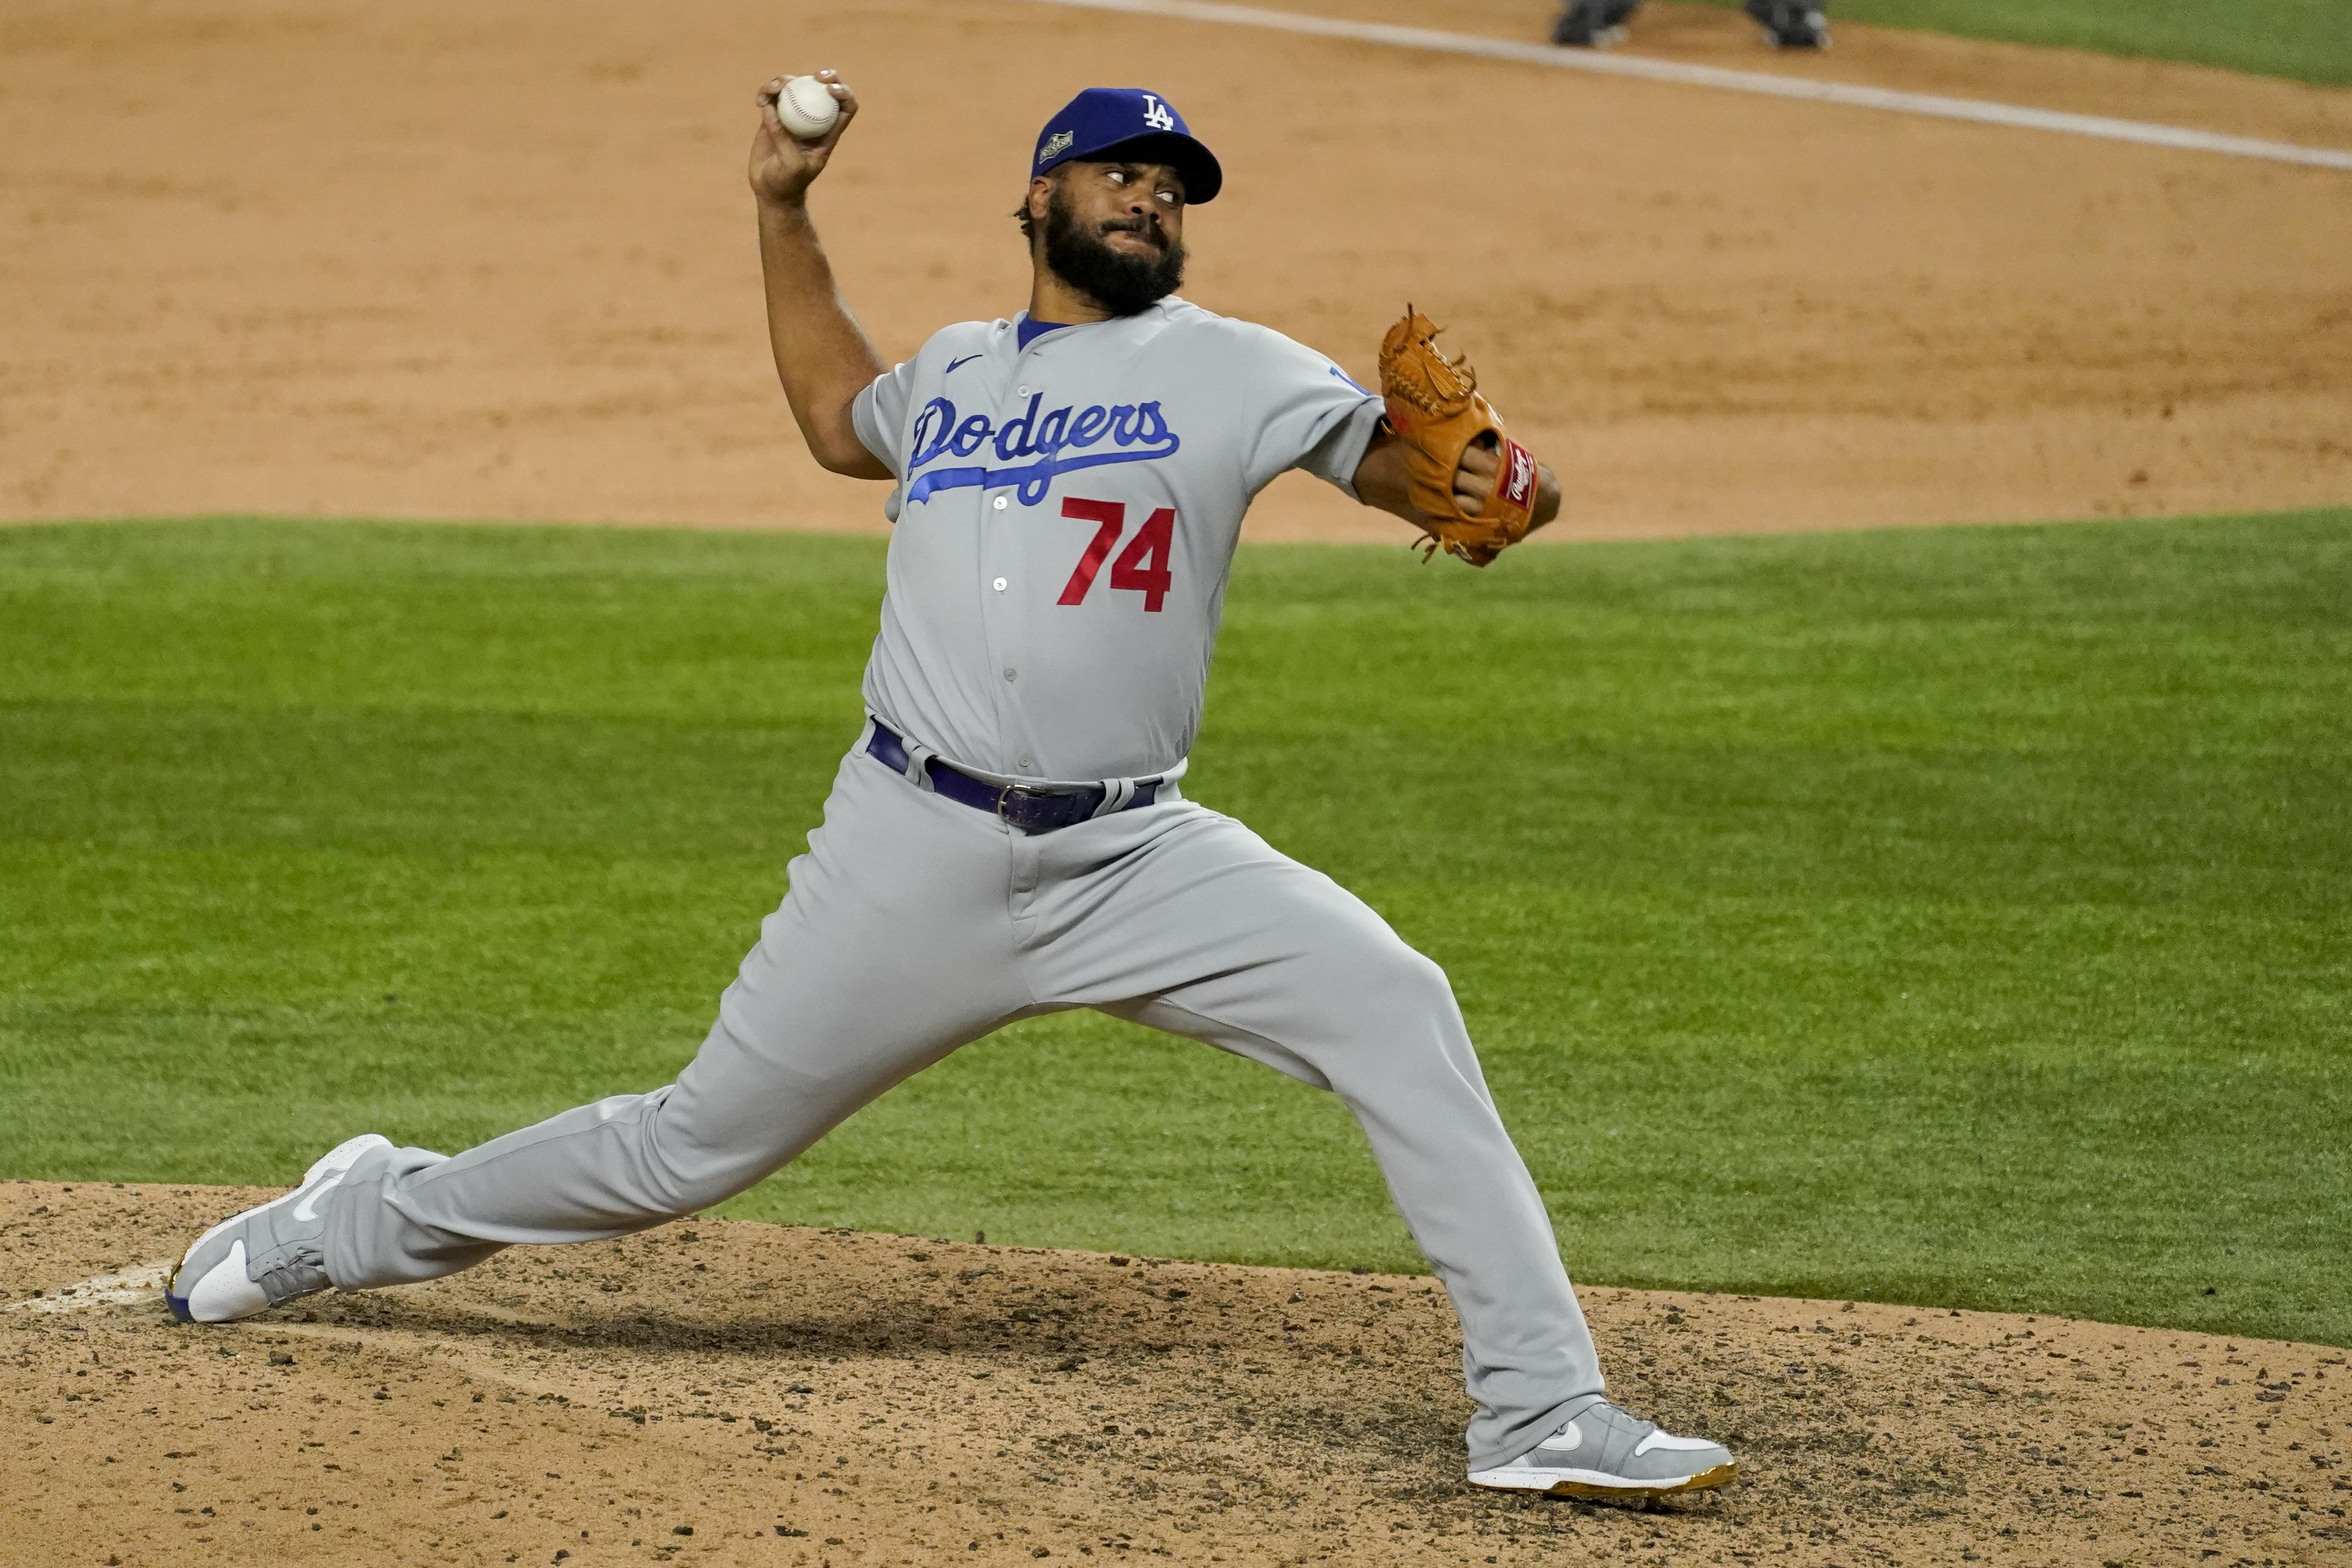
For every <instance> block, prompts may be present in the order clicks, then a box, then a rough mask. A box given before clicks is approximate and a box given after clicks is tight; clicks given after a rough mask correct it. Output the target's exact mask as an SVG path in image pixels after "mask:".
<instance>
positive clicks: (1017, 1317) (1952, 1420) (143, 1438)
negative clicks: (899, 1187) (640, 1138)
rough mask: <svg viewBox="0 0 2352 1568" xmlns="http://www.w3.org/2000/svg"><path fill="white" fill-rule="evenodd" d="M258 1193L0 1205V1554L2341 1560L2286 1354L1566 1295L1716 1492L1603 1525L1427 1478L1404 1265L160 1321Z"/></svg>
mask: <svg viewBox="0 0 2352 1568" xmlns="http://www.w3.org/2000/svg"><path fill="white" fill-rule="evenodd" d="M267 1196H273V1195H272V1194H268V1193H265V1192H263V1191H261V1190H257V1189H233V1188H219V1187H210V1188H193V1189H191V1188H184V1187H181V1188H164V1187H152V1186H151V1187H146V1188H126V1187H115V1186H89V1185H82V1184H77V1185H73V1186H60V1185H57V1184H51V1183H30V1182H16V1183H11V1184H8V1185H5V1186H0V1259H5V1263H0V1268H5V1271H6V1278H7V1281H8V1295H9V1298H10V1301H9V1304H8V1305H7V1306H6V1307H5V1310H0V1428H5V1432H6V1434H7V1439H6V1442H5V1447H0V1490H5V1495H6V1496H7V1498H8V1499H9V1505H10V1511H11V1513H12V1514H13V1515H14V1521H13V1528H12V1530H11V1531H9V1533H8V1535H7V1537H6V1538H5V1542H0V1561H5V1562H6V1563H11V1564H16V1563H22V1564H26V1565H27V1568H31V1565H33V1564H41V1565H43V1568H47V1565H53V1564H60V1563H119V1564H121V1565H122V1568H135V1565H139V1564H149V1563H155V1564H160V1563H257V1562H264V1561H272V1560H275V1561H284V1562H302V1563H322V1564H343V1563H371V1564H373V1563H499V1562H521V1563H558V1562H562V1563H572V1564H574V1565H576V1568H588V1565H593V1564H595V1563H642V1562H646V1561H656V1562H659V1561H679V1562H687V1563H730V1564H731V1563H752V1564H778V1565H789V1568H801V1565H803V1564H809V1565H823V1564H835V1565H847V1564H898V1563H915V1564H919V1563H929V1562H945V1561H955V1562H968V1563H1013V1562H1021V1563H1027V1562H1030V1561H1032V1560H1034V1559H1037V1558H1043V1557H1054V1558H1061V1559H1071V1560H1075V1559H1077V1558H1082V1557H1085V1558H1091V1559H1093V1560H1095V1561H1097V1562H1102V1561H1109V1560H1117V1559H1122V1558H1140V1557H1149V1556H1155V1555H1157V1556H1165V1557H1171V1558H1174V1559H1177V1560H1180V1561H1182V1562H1187V1563H1221V1562H1222V1563H1322V1562H1331V1563H1390V1562H1405V1563H1535V1562H1560V1561H1575V1562H1581V1561H1588V1560H1592V1559H1601V1560H1605V1561H1628V1562H1633V1561H1638V1562H1642V1563H1746V1562H1762V1563H1791V1564H1796V1563H1805V1564H1811V1563H1856V1564H1858V1563H1904V1564H1925V1563H1937V1564H1941V1563H1953V1564H1958V1563H1970V1562H1982V1563H1994V1564H2006V1563H2018V1564H2024V1563H2056V1564H2078V1563H2079V1564H2084V1565H2088V1568H2100V1565H2103V1564H2109V1563H2133V1564H2138V1563H2204V1562H2217V1561H2218V1562H2219V1563H2223V1564H2231V1565H2234V1564H2239V1563H2273V1564H2288V1563H2298V1564H2300V1563H2313V1564H2317V1563H2343V1562H2346V1561H2347V1560H2352V1527H2347V1523H2346V1504H2347V1502H2352V1480H2347V1476H2352V1469H2347V1466H2346V1463H2345V1449H2346V1448H2347V1446H2352V1433H2347V1427H2352V1375H2347V1367H2346V1364H2345V1354H2344V1353H2343V1352H2341V1351H2337V1350H2329V1349H2325V1348H2322V1347H2317V1346H2313V1345H2301V1344H2282V1343H2271V1342H2263V1341H2252V1340H2227V1339H2221V1338H2216V1337H2213V1336H2210V1335H2205V1334H2197V1333H2175V1332H2170V1331H2160V1330H2150V1329H2137V1328H2113V1327H2108V1326H2105V1325H2103V1324H2099V1323H2090V1322H2066V1321H2062V1320H2059V1319H2054V1318H2032V1317H2017V1316H2000V1315H1994V1314H1989V1313H1983V1312H1937V1311H1930V1310H1927V1309H1909V1308H1903V1307H1890V1306H1877V1305H1869V1304H1862V1305H1849V1304H1846V1303H1842V1302H1836V1301H1776V1300H1762V1301H1759V1300H1756V1299H1753V1298H1744V1297H1728V1296H1714V1295H1706V1294H1700V1293H1696V1292H1682V1293H1666V1294H1660V1293H1655V1292H1648V1291H1620V1290H1610V1289H1600V1290H1587V1291H1584V1292H1583V1295H1584V1299H1585V1302H1586V1307H1587V1311H1588V1312H1590V1313H1591V1318H1592V1321H1593V1326H1594V1330H1595V1333H1596V1334H1597V1335H1598V1337H1599V1339H1600V1342H1601V1347H1602V1353H1603V1357H1604V1364H1605V1365H1606V1366H1607V1368H1608V1370H1609V1372H1610V1374H1611V1376H1612V1386H1613V1388H1614V1390H1615V1391H1616V1392H1617V1394H1618V1396H1619V1397H1621V1398H1622V1399H1624V1400H1625V1401H1626V1402H1627V1403H1629V1404H1631V1405H1633V1406H1638V1407H1640V1408H1642V1409H1643V1410H1645V1411H1648V1412H1650V1413H1652V1414H1654V1415H1655V1416H1659V1417H1660V1418H1662V1419H1664V1420H1665V1421H1667V1422H1668V1423H1670V1424H1672V1425H1673V1426H1675V1427H1678V1428H1680V1429H1682V1430H1685V1431H1696V1432H1703V1433H1706V1434H1708V1435H1710V1436H1716V1437H1721V1438H1723V1439H1724V1440H1726V1441H1727V1442H1729V1443H1731V1444H1732V1445H1734V1446H1735V1447H1736V1448H1738V1452H1739V1454H1740V1457H1741V1458H1742V1460H1743V1462H1744V1464H1745V1467H1746V1472H1745V1474H1744V1475H1743V1477H1742V1478H1741V1479H1740V1480H1739V1481H1738V1483H1736V1485H1735V1486H1734V1487H1733V1488H1732V1489H1730V1490H1726V1491H1724V1492H1721V1493H1718V1494H1714V1495H1710V1496H1700V1497H1692V1498H1686V1499H1679V1500H1667V1501H1664V1502H1661V1503H1658V1504H1656V1505H1654V1506H1653V1507H1651V1508H1649V1509H1647V1510H1641V1509H1631V1508H1622V1507H1616V1506H1597V1505H1593V1504H1589V1503H1582V1502H1576V1501H1570V1500H1553V1499H1545V1498H1528V1497H1521V1496H1517V1495H1511V1494H1497V1493H1487V1492H1480V1491H1475V1490H1470V1489H1469V1488H1468V1487H1467V1486H1465V1483H1464V1482H1463V1480H1462V1479H1461V1470H1462V1462H1461V1449H1460V1446H1459V1437H1458V1433H1459V1430H1460V1427H1461V1425H1462V1422H1463V1420H1464V1419H1465V1416H1466V1413H1467V1412H1466V1406H1465V1404H1464V1400H1463V1396H1462V1392H1461V1381H1460V1372H1459V1363H1458V1359H1457V1358H1458V1356H1459V1354H1460V1344H1459V1342H1458V1340H1457V1339H1456V1338H1455V1335H1454V1327H1453V1315H1452V1312H1451V1311H1450V1309H1449V1308H1448V1307H1447V1306H1446V1304H1445V1302H1444V1298H1443V1296H1442V1295H1441V1294H1439V1293H1438V1292H1437V1291H1436V1289H1435V1287H1434V1286H1433V1283H1432V1282H1431V1281H1428V1280H1425V1279H1413V1278H1408V1277H1404V1276H1393V1275H1349V1274H1332V1273H1318V1272H1310V1271H1303V1270H1286V1269H1244V1268H1235V1267H1230V1266H1223V1265H1214V1264H1199V1263H1182V1262H1169V1261H1163V1260H1154V1259H1140V1258H1130V1259H1120V1258H1116V1257H1107V1256H1103V1255H1100V1254H1094V1253H1083V1252H1054V1251H1043V1250H1035V1249H1015V1248H1000V1247H990V1246H985V1245H982V1244H978V1243H972V1242H961V1241H955V1242H951V1241H944V1240H939V1239H926V1238H920V1237H894V1236H877V1235H867V1234H860V1233H856V1232H849V1231H832V1230H808V1229H796V1228H784V1227H779V1226H768V1225H759V1224H751V1223H747V1222H733V1221H707V1220H706V1221H688V1222H684V1223H681V1224H677V1225H673V1226H670V1227H667V1228H664V1229H661V1230H657V1231H653V1232H650V1233H647V1234H646V1235H643V1236H638V1237H633V1238H630V1239H626V1240H624V1241H619V1242H596V1243H587V1244H583V1245H581V1246H578V1247H572V1248H564V1249H522V1250H518V1251H513V1252H509V1253H506V1254H502V1255H501V1256H500V1257H499V1258H497V1259H494V1260H492V1261H491V1262H489V1263H488V1264H486V1265H484V1266H483V1267H481V1268H479V1269H477V1270H473V1271H471V1272H469V1273H467V1274H463V1275H459V1276H457V1277H455V1278H453V1279H450V1280H447V1281H441V1282H438V1283H436V1284H433V1285H429V1286H422V1287H415V1288H412V1289H408V1290H404V1291H385V1292H381V1293H377V1294H370V1295H358V1296H340V1295H328V1296H320V1297H312V1298H310V1299H309V1300H307V1301H301V1302H299V1303H293V1304H289V1306H288V1307H286V1308H284V1309H281V1310H279V1311H277V1312H270V1313H268V1314H265V1315H264V1316H262V1317H259V1318H257V1319H252V1320H249V1321H248V1322H245V1323H242V1324H236V1325H228V1326H221V1327H209V1328H183V1327H178V1326H175V1325H173V1323H172V1322H171V1321H170V1320H169V1318H168V1317H167V1316H166V1315H165V1314H164V1313H163V1309H162V1304H161V1301H160V1297H159V1296H158V1294H157V1291H156V1288H155V1286H154V1285H153V1283H152V1279H153V1278H154V1277H156V1276H157V1275H159V1274H160V1267H159V1266H160V1265H161V1264H162V1263H163V1260H167V1259H169V1258H171V1257H173V1256H175V1255H176V1254H177V1252H178V1251H179V1250H180V1249H182V1248H183V1247H184V1246H185V1245H186V1243H187V1242H188V1240H189V1239H192V1238H193V1236H194V1233H195V1232H196V1231H197V1230H199V1229H201V1228H203V1227H204V1226H205V1225H207V1224H209V1223H210V1222H212V1221H213V1220H214V1219H216V1218H219V1217H220V1216H221V1215H223V1214H224V1213H226V1212H228V1211H231V1210H233V1209H235V1208H236V1207H242V1206H244V1205H247V1204H251V1203H254V1202H257V1201H259V1200H260V1199H261V1198H263V1197H267ZM101 1275H103V1276H109V1278H106V1279H98V1278H96V1277H98V1276H101ZM126 1275H127V1276H129V1278H128V1279H125V1278H124V1276H126ZM950 1553H952V1557H950V1555H949V1554H950Z"/></svg>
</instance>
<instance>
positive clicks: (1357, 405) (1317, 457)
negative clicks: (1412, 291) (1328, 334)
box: [1241, 328, 1383, 500]
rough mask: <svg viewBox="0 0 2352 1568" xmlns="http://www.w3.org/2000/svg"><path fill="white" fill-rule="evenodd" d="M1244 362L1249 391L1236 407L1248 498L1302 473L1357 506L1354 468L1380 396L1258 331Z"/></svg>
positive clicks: (1375, 423)
mask: <svg viewBox="0 0 2352 1568" xmlns="http://www.w3.org/2000/svg"><path fill="white" fill-rule="evenodd" d="M1252 335H1253V337H1254V338H1255V340H1256V341H1255V343H1254V344H1253V345H1252V348H1253V350H1254V351H1253V352H1251V353H1250V354H1248V355H1247V356H1245V358H1246V359H1247V361H1249V363H1250V371H1249V378H1250V379H1249V384H1248V387H1247V389H1246V391H1245V392H1244V396H1243V398H1242V400H1241V402H1242V405H1243V407H1244V410H1245V411H1246V412H1245V415H1244V417H1245V419H1246V421H1247V425H1246V427H1245V437H1244V438H1245V441H1246V443H1247V445H1248V452H1249V457H1248V472H1249V488H1250V493H1251V494H1252V495H1255V494H1256V493H1257V492H1258V491H1259V490H1262V489H1264V488H1265V486H1268V485H1270V484H1272V483H1273V482H1274V480H1275V477H1276V476H1277V475H1279V474H1281V473H1282V472H1283V471H1284V470H1285V469H1288V468H1304V469H1305V470H1307V472H1308V473H1309V474H1312V475H1314V476H1316V477H1317V478H1318V479H1326V480H1328V481H1329V482H1330V483H1332V484H1334V485H1336V486H1339V489H1340V490H1341V491H1342V492H1343V493H1344V494H1346V495H1347V497H1349V499H1350V500H1353V499H1356V498H1357V497H1356V486H1355V477H1356V466H1357V465H1359V464H1360V463H1361V462H1363V460H1364V449H1365V448H1366V447H1368V446H1370V444H1371V440H1372V434H1373V432H1374V431H1375V430H1376V429H1377V428H1378V427H1379V424H1380V420H1381V410H1382V406H1383V405H1382V404H1381V400H1380V398H1379V397H1377V396H1376V395H1374V394H1373V393H1371V392H1366V391H1365V390H1364V389H1363V388H1362V387H1360V386H1358V385H1357V384H1356V383H1355V382H1351V381H1349V379H1348V376H1347V373H1346V372H1345V371H1341V370H1340V369H1339V366H1337V365H1335V364H1333V363H1332V362H1331V361H1329V360H1328V359H1326V358H1324V357H1323V356H1322V355H1321V354H1318V353H1317V352H1316V351H1315V350H1312V349H1309V348H1307V347H1306V346H1305V345H1303V344H1300V343H1294V342H1292V341H1291V340H1289V339H1287V338H1286V337H1284V336H1282V334H1280V333H1279V332H1275V331H1270V330H1267V329H1263V328H1261V329H1257V330H1256V331H1255V333H1253V334H1252Z"/></svg>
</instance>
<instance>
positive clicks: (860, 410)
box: [849, 360, 915, 479]
mask: <svg viewBox="0 0 2352 1568" xmlns="http://www.w3.org/2000/svg"><path fill="white" fill-rule="evenodd" d="M914 387H915V361H912V360H908V361H906V362H905V363H904V364H900V365H897V366H894V367H892V368H891V369H889V370H887V371H883V372H882V373H881V374H880V375H878V376H876V377H875V378H874V380H873V382H872V383H871V384H870V385H868V386H867V387H866V389H865V390H864V391H862V392H859V393H858V394H857V395H856V397H855V398H853V399H851V400H850V403H849V422H850V423H851V424H853V425H855V426H856V429H857V439H858V440H859V441H861V442H863V443H865V445H866V451H868V452H871V453H872V454H874V455H875V456H876V457H877V458H878V459H879V460H880V461H881V462H882V464H883V465H884V466H886V467H887V468H888V469H889V470H890V472H891V473H893V474H896V475H897V476H898V477H900V478H901V479H903V478H905V477H906V476H907V463H906V457H907V455H906V453H905V452H903V451H901V450H900V449H899V443H900V441H901V439H902V438H903V437H904V435H905V433H906V429H907V405H908V402H909V401H911V400H912V398H913V396H914Z"/></svg>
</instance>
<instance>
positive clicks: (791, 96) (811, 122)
mask: <svg viewBox="0 0 2352 1568" xmlns="http://www.w3.org/2000/svg"><path fill="white" fill-rule="evenodd" d="M776 118H777V119H778V120H782V121H783V122H784V129H785V130H786V131H791V132H792V133H793V136H794V137H795V138H796V139H798V140H799V141H815V140H817V139H818V138H819V137H821V136H823V135H824V133H825V132H826V131H831V130H832V129H833V122H834V121H835V120H839V119H840V118H841V102H840V100H839V99H835V97H834V96H833V94H832V92H831V91H829V90H828V89H826V87H825V85H824V83H823V82H821V81H819V80H817V79H816V78H814V77H794V78H792V79H791V80H790V81H787V82H786V83H784V90H783V91H782V92H780V93H778V94H777V95H776Z"/></svg>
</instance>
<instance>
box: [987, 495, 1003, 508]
mask: <svg viewBox="0 0 2352 1568" xmlns="http://www.w3.org/2000/svg"><path fill="white" fill-rule="evenodd" d="M990 505H992V506H993V507H995V508H996V509H997V510H998V511H1000V512H1001V511H1003V510H1004V497H1002V496H999V497H996V499H995V500H994V501H992V502H991V503H990Z"/></svg>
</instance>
